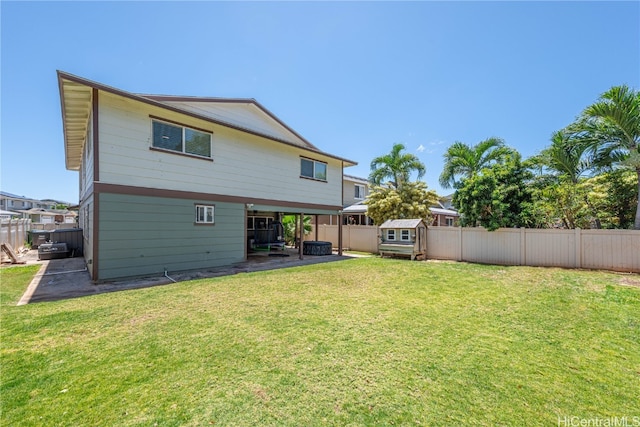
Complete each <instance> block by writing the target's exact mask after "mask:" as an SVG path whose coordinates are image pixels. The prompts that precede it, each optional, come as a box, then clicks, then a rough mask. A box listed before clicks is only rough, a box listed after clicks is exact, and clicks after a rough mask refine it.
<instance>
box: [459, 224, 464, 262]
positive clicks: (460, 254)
mask: <svg viewBox="0 0 640 427" xmlns="http://www.w3.org/2000/svg"><path fill="white" fill-rule="evenodd" d="M458 261H463V259H462V227H458Z"/></svg>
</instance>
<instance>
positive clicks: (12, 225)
mask: <svg viewBox="0 0 640 427" xmlns="http://www.w3.org/2000/svg"><path fill="white" fill-rule="evenodd" d="M29 230H31V220H30V219H24V218H21V219H3V220H2V221H0V243H9V244H10V245H11V247H13V249H15V250H16V251H17V250H20V249H22V247H24V245H25V242H26V241H27V233H28V232H29Z"/></svg>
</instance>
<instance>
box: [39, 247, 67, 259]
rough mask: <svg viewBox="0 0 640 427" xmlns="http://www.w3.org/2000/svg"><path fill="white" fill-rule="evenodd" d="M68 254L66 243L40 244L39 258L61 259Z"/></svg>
mask: <svg viewBox="0 0 640 427" xmlns="http://www.w3.org/2000/svg"><path fill="white" fill-rule="evenodd" d="M68 256H69V249H68V248H67V244H66V243H42V244H41V245H40V246H38V259H60V258H66V257H68Z"/></svg>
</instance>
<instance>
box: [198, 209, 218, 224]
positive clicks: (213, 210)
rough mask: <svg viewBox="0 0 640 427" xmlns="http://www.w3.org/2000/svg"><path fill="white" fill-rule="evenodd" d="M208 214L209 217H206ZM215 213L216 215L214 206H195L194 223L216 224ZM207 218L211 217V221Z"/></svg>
mask: <svg viewBox="0 0 640 427" xmlns="http://www.w3.org/2000/svg"><path fill="white" fill-rule="evenodd" d="M201 211H202V213H203V215H202V216H201V215H200V212H201ZM208 212H211V215H210V216H209V215H208ZM215 213H216V210H215V206H214V205H196V212H195V214H196V218H195V223H196V224H204V225H213V224H215V223H216V216H215ZM209 217H211V220H209ZM201 218H202V219H201Z"/></svg>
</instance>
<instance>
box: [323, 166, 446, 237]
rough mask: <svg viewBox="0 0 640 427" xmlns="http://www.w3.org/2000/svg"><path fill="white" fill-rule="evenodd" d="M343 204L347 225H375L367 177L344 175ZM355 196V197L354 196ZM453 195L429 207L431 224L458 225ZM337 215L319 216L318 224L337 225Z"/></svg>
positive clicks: (344, 218)
mask: <svg viewBox="0 0 640 427" xmlns="http://www.w3.org/2000/svg"><path fill="white" fill-rule="evenodd" d="M342 188H343V206H344V208H343V209H342V218H343V219H342V222H343V224H345V225H347V224H349V225H373V221H372V220H371V218H369V217H368V216H367V205H366V204H364V201H365V199H366V198H367V196H368V195H369V183H368V181H367V179H366V178H358V177H355V176H351V175H345V176H344V177H343V184H342ZM352 196H354V197H352ZM451 198H452V195H449V196H444V197H442V198H440V200H439V201H438V204H437V205H435V206H431V207H429V210H430V211H431V215H433V220H432V221H431V224H430V225H431V226H438V227H457V226H458V224H459V214H458V212H456V210H455V209H454V208H453V205H452V204H451ZM337 220H338V219H337V217H328V216H323V217H319V218H318V224H324V225H335V224H337V222H336V221H337Z"/></svg>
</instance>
